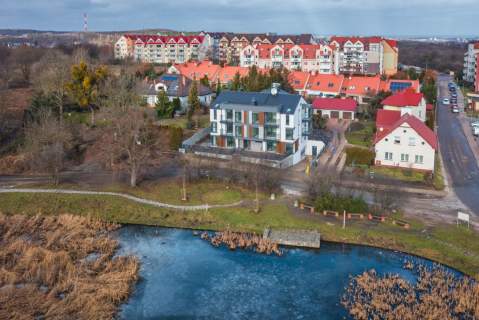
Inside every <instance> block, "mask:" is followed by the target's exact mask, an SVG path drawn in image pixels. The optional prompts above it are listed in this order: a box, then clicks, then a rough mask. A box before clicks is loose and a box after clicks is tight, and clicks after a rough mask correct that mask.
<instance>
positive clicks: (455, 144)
mask: <svg viewBox="0 0 479 320" xmlns="http://www.w3.org/2000/svg"><path fill="white" fill-rule="evenodd" d="M450 80H451V78H450V77H449V76H444V75H441V76H439V79H438V89H439V93H438V94H439V102H438V109H437V125H438V136H439V145H440V150H441V155H442V159H443V162H444V166H445V168H446V171H447V173H448V175H449V178H450V179H449V183H450V187H452V189H453V190H454V193H455V194H456V196H457V197H458V198H459V199H460V200H461V201H462V203H464V205H466V206H467V207H468V208H469V209H470V210H471V212H473V213H474V214H475V215H476V216H479V167H478V165H477V160H476V158H475V157H474V154H473V152H472V150H471V147H470V145H469V143H468V140H467V138H466V136H465V133H464V130H463V128H462V126H461V123H460V121H459V119H458V115H457V114H454V113H452V112H451V110H450V106H449V105H444V104H443V103H442V99H443V98H445V97H449V90H448V87H447V84H448V82H449V81H450ZM457 95H458V99H457V100H458V105H459V107H460V109H461V112H462V111H463V110H464V97H463V95H462V92H461V90H457Z"/></svg>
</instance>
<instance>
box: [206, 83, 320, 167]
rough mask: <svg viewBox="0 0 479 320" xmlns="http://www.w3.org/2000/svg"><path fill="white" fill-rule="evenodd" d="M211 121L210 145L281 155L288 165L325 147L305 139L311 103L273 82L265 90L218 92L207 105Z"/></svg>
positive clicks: (308, 125) (309, 124)
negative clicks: (269, 87) (282, 89)
mask: <svg viewBox="0 0 479 320" xmlns="http://www.w3.org/2000/svg"><path fill="white" fill-rule="evenodd" d="M210 122H211V132H210V145H211V147H219V148H225V149H236V150H241V151H247V152H255V153H264V154H275V155H280V156H284V157H285V158H288V159H289V165H294V164H296V163H298V162H300V161H301V160H302V159H303V158H304V157H305V156H306V155H318V154H319V153H320V152H321V150H322V148H323V147H324V143H323V142H322V141H315V140H309V139H308V137H309V135H310V133H311V129H312V128H311V106H310V105H309V104H308V103H306V101H305V100H304V98H303V97H301V96H300V95H295V94H288V93H286V92H283V91H281V90H279V88H278V86H276V85H273V87H272V88H271V91H269V90H267V91H264V92H230V91H223V92H221V94H220V95H219V96H218V97H217V98H216V100H215V101H214V102H213V104H212V106H211V108H210Z"/></svg>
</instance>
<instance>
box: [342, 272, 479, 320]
mask: <svg viewBox="0 0 479 320" xmlns="http://www.w3.org/2000/svg"><path fill="white" fill-rule="evenodd" d="M417 272H418V281H417V283H415V284H411V283H410V282H408V281H406V280H405V279H403V278H401V277H399V276H398V275H387V276H384V277H379V276H378V275H377V274H376V272H375V271H374V270H372V271H369V272H365V273H363V274H362V275H359V276H357V277H355V278H353V279H352V280H351V282H350V284H349V287H348V289H347V292H346V294H345V296H344V297H343V301H342V303H343V305H344V306H345V307H346V308H347V309H348V311H349V313H350V314H351V316H352V317H353V318H354V319H358V320H363V319H364V320H367V319H391V320H394V319H398V320H399V319H401V320H409V319H411V320H413V319H471V320H472V319H479V283H477V282H475V281H474V280H471V279H469V278H467V277H466V278H464V279H458V278H457V277H455V276H454V275H452V274H451V273H449V272H448V271H446V270H444V269H443V268H441V267H437V266H435V267H434V268H432V270H429V269H427V268H425V267H423V266H419V267H418V268H417Z"/></svg>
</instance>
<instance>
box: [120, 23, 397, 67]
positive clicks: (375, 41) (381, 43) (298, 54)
mask: <svg viewBox="0 0 479 320" xmlns="http://www.w3.org/2000/svg"><path fill="white" fill-rule="evenodd" d="M114 52H115V58H118V59H125V58H132V59H134V60H136V61H141V62H148V63H184V62H188V61H201V60H203V59H204V58H206V57H207V58H210V59H211V60H212V61H217V62H219V63H221V64H226V65H233V66H241V67H250V66H252V65H256V66H257V67H259V68H276V67H285V68H287V69H289V70H300V71H306V72H318V73H322V74H363V75H376V74H385V75H392V74H395V73H396V72H397V64H398V47H397V42H396V41H395V40H390V39H385V38H382V37H332V38H331V39H330V41H329V42H321V43H319V42H317V41H315V39H314V37H313V36H312V35H311V34H301V35H271V34H235V33H205V32H201V33H199V34H197V35H189V36H183V35H180V36H161V35H146V34H142V35H140V34H136V35H135V34H124V35H123V36H121V37H120V39H119V40H118V41H117V42H116V43H115V48H114Z"/></svg>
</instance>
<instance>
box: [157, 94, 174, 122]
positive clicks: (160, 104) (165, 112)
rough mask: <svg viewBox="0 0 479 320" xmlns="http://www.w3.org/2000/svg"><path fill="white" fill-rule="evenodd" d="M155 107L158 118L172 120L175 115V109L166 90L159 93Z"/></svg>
mask: <svg viewBox="0 0 479 320" xmlns="http://www.w3.org/2000/svg"><path fill="white" fill-rule="evenodd" d="M155 106H156V112H157V115H158V118H160V119H162V118H170V117H171V116H172V115H173V111H174V110H173V109H174V107H173V104H172V103H171V102H170V100H169V99H168V96H167V95H166V92H165V90H160V91H158V95H157V96H156V104H155Z"/></svg>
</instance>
